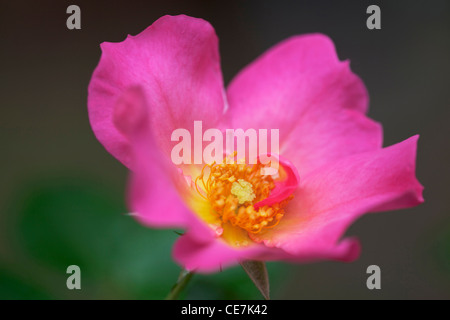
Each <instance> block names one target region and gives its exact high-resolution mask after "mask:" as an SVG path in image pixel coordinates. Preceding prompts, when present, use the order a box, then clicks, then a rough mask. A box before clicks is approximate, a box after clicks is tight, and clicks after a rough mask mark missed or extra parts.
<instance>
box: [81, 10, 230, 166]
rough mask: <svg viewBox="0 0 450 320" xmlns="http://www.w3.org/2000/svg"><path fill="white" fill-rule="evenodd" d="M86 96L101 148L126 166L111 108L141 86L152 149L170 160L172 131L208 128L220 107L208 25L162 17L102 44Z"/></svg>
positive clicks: (219, 86)
mask: <svg viewBox="0 0 450 320" xmlns="http://www.w3.org/2000/svg"><path fill="white" fill-rule="evenodd" d="M101 48H102V57H101V59H100V62H99V64H98V66H97V68H96V69H95V71H94V74H93V76H92V79H91V82H90V84H89V90H88V110H89V118H90V122H91V125H92V128H93V130H94V133H95V135H96V136H97V138H98V139H99V140H100V142H101V143H102V144H103V145H104V146H105V148H106V149H107V150H108V151H109V152H110V153H111V154H112V155H114V156H115V157H116V158H118V159H119V160H120V161H121V162H123V163H124V164H126V165H127V166H130V164H129V162H127V159H128V158H129V155H128V150H129V146H128V144H129V142H128V141H127V139H126V138H125V137H124V136H123V135H122V134H121V133H120V132H119V130H117V128H116V127H115V126H114V124H113V121H112V112H113V106H114V105H115V104H116V102H117V99H118V98H119V97H120V96H121V95H122V93H123V92H124V91H125V90H126V89H127V88H129V87H132V86H136V85H140V86H141V87H142V89H143V93H144V95H145V98H146V100H147V101H148V102H149V104H148V105H149V106H150V107H149V110H148V114H149V117H148V121H150V126H151V128H152V130H153V131H154V132H153V134H154V137H155V140H156V142H157V145H158V146H160V147H161V148H162V150H163V151H164V153H165V154H166V155H167V154H169V155H170V149H171V148H172V142H171V134H172V131H173V130H174V129H177V128H185V129H187V130H190V131H191V132H192V127H193V122H194V120H201V121H203V127H204V128H209V127H213V126H214V125H215V124H216V122H217V121H218V119H220V118H221V116H222V114H223V110H224V107H225V103H224V88H223V81H222V73H221V70H220V62H219V61H220V60H219V53H218V40H217V36H216V34H215V32H214V29H213V28H212V27H211V25H210V24H209V23H208V22H206V21H204V20H202V19H197V18H191V17H187V16H184V15H180V16H164V17H162V18H160V19H158V20H157V21H156V22H155V23H153V24H152V25H151V26H150V27H148V28H147V29H146V30H144V31H143V32H141V33H140V34H138V35H137V36H128V38H127V39H126V40H125V41H123V42H120V43H106V42H105V43H103V44H102V45H101Z"/></svg>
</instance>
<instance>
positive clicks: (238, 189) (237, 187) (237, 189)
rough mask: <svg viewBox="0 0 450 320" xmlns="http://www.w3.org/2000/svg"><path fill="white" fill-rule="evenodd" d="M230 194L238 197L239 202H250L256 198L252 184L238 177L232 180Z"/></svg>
mask: <svg viewBox="0 0 450 320" xmlns="http://www.w3.org/2000/svg"><path fill="white" fill-rule="evenodd" d="M231 194H232V195H234V196H236V197H237V198H238V202H239V204H243V203H245V202H249V201H250V202H251V201H252V200H253V199H255V198H256V196H255V193H254V192H253V187H252V184H251V183H250V182H247V181H245V180H244V179H238V181H237V182H233V184H232V185H231Z"/></svg>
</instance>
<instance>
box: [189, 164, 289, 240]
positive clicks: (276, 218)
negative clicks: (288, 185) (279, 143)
mask: <svg viewBox="0 0 450 320" xmlns="http://www.w3.org/2000/svg"><path fill="white" fill-rule="evenodd" d="M207 167H208V168H209V175H208V178H207V179H206V180H205V169H206V168H207ZM262 167H263V165H262V164H255V165H252V166H250V165H246V164H245V163H235V162H232V161H229V159H225V160H224V161H223V163H221V164H216V163H213V164H210V165H205V166H204V167H203V169H202V171H201V174H200V175H199V176H198V177H197V178H196V179H195V188H196V189H197V192H198V193H199V194H200V195H201V196H202V197H203V198H205V199H206V200H208V202H209V204H210V208H211V209H210V210H211V213H212V214H214V215H215V216H217V218H219V220H220V221H221V223H222V224H223V225H225V224H227V225H228V224H230V225H231V226H232V227H238V228H241V229H244V230H246V231H247V232H249V233H259V232H261V231H262V230H263V229H270V228H273V227H275V226H276V225H278V223H279V222H280V220H281V218H283V216H284V207H285V206H286V205H287V203H288V202H289V201H290V200H291V199H292V198H293V196H291V197H289V198H288V199H285V200H284V201H281V202H280V203H276V204H274V205H272V206H263V207H260V208H258V209H256V210H255V208H254V206H253V205H254V204H255V203H257V202H259V201H261V200H263V199H265V198H267V197H268V196H269V194H270V192H271V191H272V190H273V188H275V182H274V180H273V178H272V177H271V176H267V175H266V176H263V175H261V173H260V172H261V168H262ZM198 180H201V181H202V184H203V187H204V190H200V189H199V188H198V185H197V183H198Z"/></svg>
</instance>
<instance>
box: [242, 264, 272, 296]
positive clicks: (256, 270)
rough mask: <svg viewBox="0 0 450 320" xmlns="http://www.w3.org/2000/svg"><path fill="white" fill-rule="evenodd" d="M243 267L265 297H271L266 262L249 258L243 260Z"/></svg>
mask: <svg viewBox="0 0 450 320" xmlns="http://www.w3.org/2000/svg"><path fill="white" fill-rule="evenodd" d="M241 266H242V268H243V269H244V270H245V272H247V274H248V276H249V277H250V279H251V280H252V281H253V283H254V284H255V286H256V288H258V290H259V292H261V294H262V295H263V297H264V299H266V300H269V299H270V285H269V275H268V273H267V269H266V264H265V263H264V262H262V261H254V260H247V261H243V262H241Z"/></svg>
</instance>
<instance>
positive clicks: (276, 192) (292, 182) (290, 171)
mask: <svg viewBox="0 0 450 320" xmlns="http://www.w3.org/2000/svg"><path fill="white" fill-rule="evenodd" d="M272 156H275V155H272ZM278 162H279V165H280V167H281V168H282V170H283V171H284V173H285V174H286V177H285V178H284V179H282V180H280V181H276V182H275V188H274V189H273V190H272V191H271V192H270V195H269V196H268V197H267V198H266V199H264V200H261V201H259V202H257V203H255V204H254V208H255V209H258V208H260V207H263V206H271V205H273V204H275V203H279V202H281V201H283V200H285V199H287V198H288V197H289V196H291V195H292V194H293V193H294V191H295V190H297V188H298V185H299V183H300V177H299V175H298V172H297V169H296V168H295V167H294V165H292V164H291V163H290V162H289V161H287V160H286V159H284V158H282V157H280V156H278Z"/></svg>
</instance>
